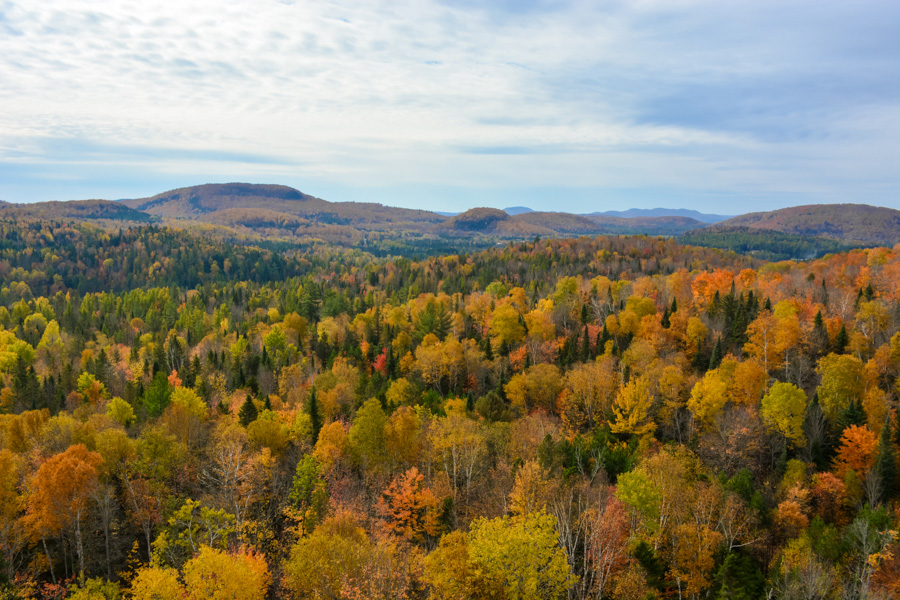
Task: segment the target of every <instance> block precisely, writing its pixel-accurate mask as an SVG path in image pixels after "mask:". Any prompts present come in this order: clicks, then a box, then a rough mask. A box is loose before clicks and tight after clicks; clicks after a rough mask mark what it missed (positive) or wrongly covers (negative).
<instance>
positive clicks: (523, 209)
mask: <svg viewBox="0 0 900 600" xmlns="http://www.w3.org/2000/svg"><path fill="white" fill-rule="evenodd" d="M503 212H505V213H506V214H508V215H510V216H515V215H521V214H524V213H530V212H534V211H533V210H531V209H530V208H528V207H527V206H507V207H506V208H504V209H503Z"/></svg>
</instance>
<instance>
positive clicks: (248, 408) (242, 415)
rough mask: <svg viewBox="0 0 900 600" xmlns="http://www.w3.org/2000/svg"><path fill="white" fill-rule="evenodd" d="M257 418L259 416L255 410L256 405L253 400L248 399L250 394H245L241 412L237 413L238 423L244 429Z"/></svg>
mask: <svg viewBox="0 0 900 600" xmlns="http://www.w3.org/2000/svg"><path fill="white" fill-rule="evenodd" d="M257 416H259V414H258V412H257V410H256V405H255V404H254V403H253V398H251V397H250V394H247V398H246V399H245V400H244V403H243V404H241V410H240V412H239V413H238V421H240V423H241V425H243V426H244V427H246V426H247V425H249V424H250V423H252V422H253V421H255V420H256V417H257Z"/></svg>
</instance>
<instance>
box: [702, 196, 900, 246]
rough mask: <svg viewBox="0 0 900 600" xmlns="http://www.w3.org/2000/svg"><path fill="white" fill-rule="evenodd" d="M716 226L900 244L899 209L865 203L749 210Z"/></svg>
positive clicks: (857, 242)
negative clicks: (755, 211) (750, 211)
mask: <svg viewBox="0 0 900 600" xmlns="http://www.w3.org/2000/svg"><path fill="white" fill-rule="evenodd" d="M717 225H718V226H721V227H749V228H753V229H771V230H774V231H780V232H783V233H792V234H796V235H802V236H813V237H823V238H828V239H833V240H839V241H842V242H845V243H849V244H857V245H863V246H893V245H894V244H897V243H900V211H897V210H894V209H891V208H884V207H880V206H869V205H867V204H810V205H807V206H793V207H791V208H782V209H780V210H773V211H770V212H757V213H748V214H745V215H741V216H739V217H734V218H733V219H728V220H727V221H722V222H721V223H718V224H717Z"/></svg>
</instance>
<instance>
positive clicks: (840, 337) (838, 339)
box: [832, 325, 850, 354]
mask: <svg viewBox="0 0 900 600" xmlns="http://www.w3.org/2000/svg"><path fill="white" fill-rule="evenodd" d="M849 343H850V336H849V335H848V334H847V328H846V327H845V326H844V325H841V329H840V331H838V333H837V335H836V336H835V337H834V347H833V348H832V351H833V352H834V353H836V354H843V353H844V348H846V347H847V344H849Z"/></svg>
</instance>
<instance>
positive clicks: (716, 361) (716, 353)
mask: <svg viewBox="0 0 900 600" xmlns="http://www.w3.org/2000/svg"><path fill="white" fill-rule="evenodd" d="M721 363H722V338H718V339H717V340H716V345H715V346H713V349H712V354H710V355H709V370H710V371H712V370H713V369H717V368H719V365H720V364H721Z"/></svg>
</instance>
